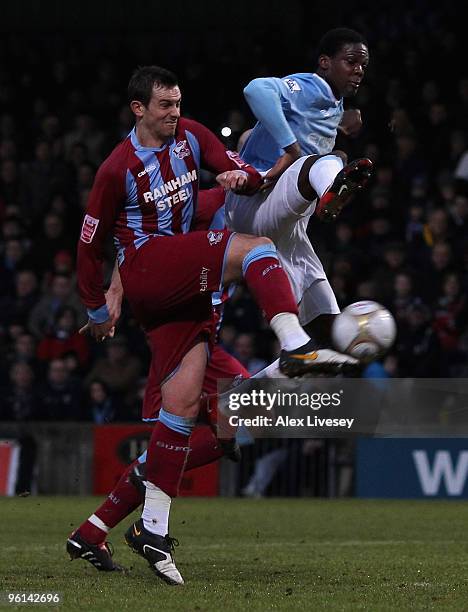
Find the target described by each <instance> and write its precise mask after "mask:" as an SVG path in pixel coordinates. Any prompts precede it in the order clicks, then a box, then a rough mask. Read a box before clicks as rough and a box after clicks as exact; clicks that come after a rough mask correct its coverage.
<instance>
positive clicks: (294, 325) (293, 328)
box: [270, 312, 310, 351]
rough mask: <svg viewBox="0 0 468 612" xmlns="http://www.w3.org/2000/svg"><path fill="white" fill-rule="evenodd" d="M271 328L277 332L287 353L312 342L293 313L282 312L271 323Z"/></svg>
mask: <svg viewBox="0 0 468 612" xmlns="http://www.w3.org/2000/svg"><path fill="white" fill-rule="evenodd" d="M270 327H271V329H272V330H273V331H274V332H275V334H276V337H277V338H278V340H279V343H280V344H281V348H282V349H285V350H286V351H292V349H296V348H299V347H300V346H303V345H304V344H307V342H309V340H310V337H309V336H308V335H307V334H306V333H305V331H304V330H303V329H302V327H301V324H300V323H299V319H298V318H297V315H295V314H292V312H280V313H279V314H277V315H275V316H274V317H273V318H272V320H271V321H270Z"/></svg>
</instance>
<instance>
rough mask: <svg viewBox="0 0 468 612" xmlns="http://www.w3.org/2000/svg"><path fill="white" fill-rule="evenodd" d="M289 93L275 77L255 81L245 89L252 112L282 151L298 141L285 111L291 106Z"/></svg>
mask: <svg viewBox="0 0 468 612" xmlns="http://www.w3.org/2000/svg"><path fill="white" fill-rule="evenodd" d="M288 92H289V89H288V86H287V85H286V84H285V83H283V81H282V80H281V79H278V78H275V77H270V78H262V79H254V80H253V81H250V83H249V84H248V85H247V87H245V89H244V96H245V99H246V101H247V104H248V105H249V106H250V109H251V111H252V112H253V114H254V115H255V117H256V118H257V120H258V121H260V123H261V124H262V125H263V127H264V128H265V129H266V130H267V131H268V132H269V133H270V135H271V136H272V138H273V139H274V140H275V142H276V143H277V145H278V147H279V148H280V149H286V147H289V145H292V144H293V143H296V141H297V139H296V136H295V135H294V132H293V131H292V129H291V128H290V126H289V124H288V121H287V119H286V116H285V114H284V110H283V105H285V106H287V105H288V104H289V100H288Z"/></svg>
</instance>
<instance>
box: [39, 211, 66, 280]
mask: <svg viewBox="0 0 468 612" xmlns="http://www.w3.org/2000/svg"><path fill="white" fill-rule="evenodd" d="M69 244H70V237H69V236H67V235H66V233H65V225H64V221H63V219H62V217H61V216H60V215H58V214H57V213H55V212H48V213H47V214H46V215H45V216H44V219H43V222H42V229H41V232H40V233H39V235H38V236H37V237H36V240H35V243H34V247H33V249H32V252H31V255H32V258H33V260H34V262H35V263H34V266H35V269H36V270H37V271H38V272H39V273H41V274H43V273H44V272H45V271H46V270H49V269H51V268H52V266H53V262H54V258H55V256H56V255H57V253H59V252H63V251H66V250H67V248H68V246H69Z"/></svg>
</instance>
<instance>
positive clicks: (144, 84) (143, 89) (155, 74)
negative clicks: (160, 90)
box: [127, 66, 178, 106]
mask: <svg viewBox="0 0 468 612" xmlns="http://www.w3.org/2000/svg"><path fill="white" fill-rule="evenodd" d="M155 85H156V86H158V85H163V86H164V87H176V86H177V85H178V80H177V77H176V75H175V74H174V73H173V72H171V71H170V70H166V69H165V68H160V67H159V66H139V67H138V68H137V69H136V70H135V71H134V73H133V74H132V76H131V78H130V81H129V83H128V89H127V92H128V102H129V103H130V102H131V101H132V100H138V101H139V102H141V103H142V104H144V105H145V106H148V104H149V102H150V100H151V95H152V93H153V87H154V86H155Z"/></svg>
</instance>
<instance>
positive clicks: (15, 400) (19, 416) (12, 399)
mask: <svg viewBox="0 0 468 612" xmlns="http://www.w3.org/2000/svg"><path fill="white" fill-rule="evenodd" d="M9 378H10V385H8V387H7V388H6V389H4V390H3V393H2V394H1V395H0V419H1V420H3V421H34V420H35V419H37V418H38V416H39V415H40V413H41V402H40V398H39V397H38V394H37V389H36V387H35V384H34V372H33V370H32V368H31V366H30V365H28V364H27V363H26V362H25V361H18V362H16V363H14V364H13V365H12V366H11V367H10V372H9Z"/></svg>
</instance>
